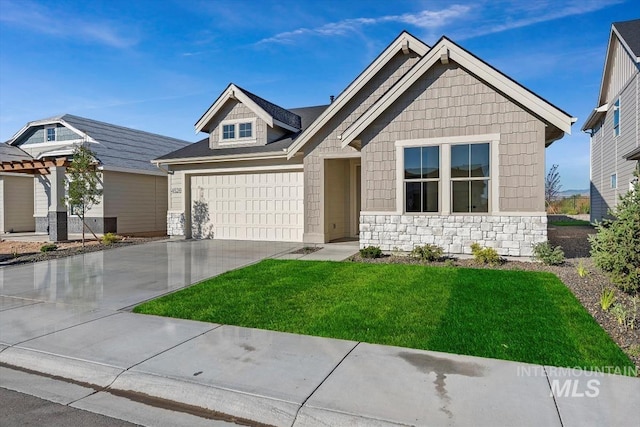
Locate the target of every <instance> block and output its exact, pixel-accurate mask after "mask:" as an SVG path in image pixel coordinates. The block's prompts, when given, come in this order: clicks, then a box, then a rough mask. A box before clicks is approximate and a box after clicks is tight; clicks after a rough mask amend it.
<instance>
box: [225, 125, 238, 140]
mask: <svg viewBox="0 0 640 427" xmlns="http://www.w3.org/2000/svg"><path fill="white" fill-rule="evenodd" d="M235 137H236V125H223V126H222V139H234V138H235Z"/></svg>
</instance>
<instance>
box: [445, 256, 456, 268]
mask: <svg viewBox="0 0 640 427" xmlns="http://www.w3.org/2000/svg"><path fill="white" fill-rule="evenodd" d="M444 265H445V267H455V266H456V263H455V262H454V261H453V260H452V259H451V258H447V259H445V260H444Z"/></svg>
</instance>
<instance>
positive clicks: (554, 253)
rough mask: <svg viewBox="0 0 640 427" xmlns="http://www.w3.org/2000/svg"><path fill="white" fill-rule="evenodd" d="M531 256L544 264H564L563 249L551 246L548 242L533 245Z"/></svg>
mask: <svg viewBox="0 0 640 427" xmlns="http://www.w3.org/2000/svg"><path fill="white" fill-rule="evenodd" d="M533 257H534V258H535V259H537V260H538V261H541V262H542V263H543V264H546V265H561V264H564V251H563V250H562V247H560V246H552V245H551V244H550V243H549V242H542V243H536V244H535V245H533Z"/></svg>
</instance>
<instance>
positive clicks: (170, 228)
mask: <svg viewBox="0 0 640 427" xmlns="http://www.w3.org/2000/svg"><path fill="white" fill-rule="evenodd" d="M167 235H168V236H184V213H182V212H168V213H167Z"/></svg>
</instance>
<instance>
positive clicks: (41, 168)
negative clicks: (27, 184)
mask: <svg viewBox="0 0 640 427" xmlns="http://www.w3.org/2000/svg"><path fill="white" fill-rule="evenodd" d="M70 164H71V161H70V160H69V159H68V158H67V157H51V158H42V159H28V160H27V159H25V160H8V161H3V162H0V172H13V173H25V174H30V175H49V168H51V167H62V166H65V167H66V166H69V165H70Z"/></svg>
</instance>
